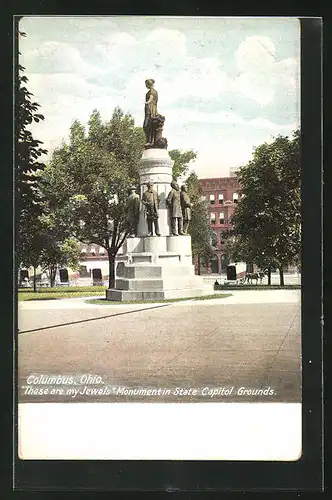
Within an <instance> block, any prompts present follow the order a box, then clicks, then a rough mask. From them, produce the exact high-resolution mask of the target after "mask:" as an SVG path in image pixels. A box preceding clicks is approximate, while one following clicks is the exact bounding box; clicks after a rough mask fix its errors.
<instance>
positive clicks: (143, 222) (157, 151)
mask: <svg viewBox="0 0 332 500" xmlns="http://www.w3.org/2000/svg"><path fill="white" fill-rule="evenodd" d="M154 83H155V81H154V80H153V79H148V80H146V81H145V86H146V87H147V89H148V92H147V93H146V98H145V108H144V123H143V130H144V133H145V138H146V143H145V149H144V151H143V154H142V158H141V164H140V205H139V209H137V207H138V203H137V193H136V191H135V189H134V188H132V192H131V194H130V196H129V197H128V202H127V219H128V225H129V229H128V232H129V234H128V237H127V238H126V240H125V243H124V247H123V248H124V253H123V257H122V259H121V261H120V262H117V264H116V268H115V286H114V288H110V289H108V290H107V291H106V298H107V299H108V300H116V301H125V300H158V299H173V298H181V297H183V298H190V297H196V296H200V295H204V294H206V293H212V288H211V289H208V288H207V287H206V286H204V282H203V279H202V278H201V277H200V276H197V275H195V271H194V265H193V263H192V253H191V237H190V236H189V235H188V234H187V230H188V225H189V221H190V219H191V203H190V199H189V196H188V194H187V193H186V191H185V189H183V188H182V189H181V191H180V189H179V187H178V185H177V183H176V182H174V181H173V180H172V166H173V161H172V160H171V158H170V156H169V154H168V152H167V147H168V143H167V139H166V138H165V137H163V127H164V123H165V117H164V116H163V115H161V114H159V112H158V92H157V91H156V89H155V88H154ZM183 224H184V226H183Z"/></svg>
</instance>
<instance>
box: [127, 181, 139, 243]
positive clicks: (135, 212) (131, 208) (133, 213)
mask: <svg viewBox="0 0 332 500" xmlns="http://www.w3.org/2000/svg"><path fill="white" fill-rule="evenodd" d="M140 204H141V202H140V199H139V196H138V194H137V193H136V187H135V186H132V187H131V193H130V195H129V196H128V198H127V222H128V230H129V236H131V237H135V236H137V228H138V221H139V208H140Z"/></svg>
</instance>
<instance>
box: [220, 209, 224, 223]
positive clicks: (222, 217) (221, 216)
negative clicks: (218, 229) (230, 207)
mask: <svg viewBox="0 0 332 500" xmlns="http://www.w3.org/2000/svg"><path fill="white" fill-rule="evenodd" d="M219 224H225V214H224V212H220V213H219Z"/></svg>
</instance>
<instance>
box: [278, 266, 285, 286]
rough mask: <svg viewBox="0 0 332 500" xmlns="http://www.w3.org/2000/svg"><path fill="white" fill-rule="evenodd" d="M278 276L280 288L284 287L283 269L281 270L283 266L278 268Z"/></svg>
mask: <svg viewBox="0 0 332 500" xmlns="http://www.w3.org/2000/svg"><path fill="white" fill-rule="evenodd" d="M279 274H280V286H284V285H285V282H284V268H283V266H280V267H279Z"/></svg>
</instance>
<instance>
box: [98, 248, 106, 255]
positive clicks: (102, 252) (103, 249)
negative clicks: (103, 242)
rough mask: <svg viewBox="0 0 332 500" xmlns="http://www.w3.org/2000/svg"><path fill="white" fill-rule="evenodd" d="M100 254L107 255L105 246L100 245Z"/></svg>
mask: <svg viewBox="0 0 332 500" xmlns="http://www.w3.org/2000/svg"><path fill="white" fill-rule="evenodd" d="M99 255H105V248H104V247H99Z"/></svg>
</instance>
